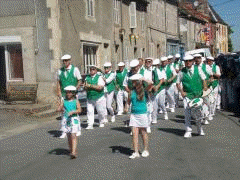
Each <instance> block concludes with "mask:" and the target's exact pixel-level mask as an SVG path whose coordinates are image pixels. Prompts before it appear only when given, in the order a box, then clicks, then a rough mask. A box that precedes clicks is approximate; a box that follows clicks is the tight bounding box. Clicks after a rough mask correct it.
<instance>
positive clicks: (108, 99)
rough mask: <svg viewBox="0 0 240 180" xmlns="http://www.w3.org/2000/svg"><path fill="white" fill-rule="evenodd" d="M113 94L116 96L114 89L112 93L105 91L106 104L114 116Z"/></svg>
mask: <svg viewBox="0 0 240 180" xmlns="http://www.w3.org/2000/svg"><path fill="white" fill-rule="evenodd" d="M113 96H114V91H112V92H110V93H105V98H106V103H107V104H106V106H107V109H108V111H109V113H110V115H111V116H114V111H113V107H112V101H113Z"/></svg>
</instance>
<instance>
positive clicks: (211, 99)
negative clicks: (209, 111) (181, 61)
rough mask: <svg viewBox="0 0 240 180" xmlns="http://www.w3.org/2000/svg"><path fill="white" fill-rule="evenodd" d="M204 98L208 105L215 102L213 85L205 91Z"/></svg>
mask: <svg viewBox="0 0 240 180" xmlns="http://www.w3.org/2000/svg"><path fill="white" fill-rule="evenodd" d="M202 98H203V101H204V103H205V104H207V105H208V106H210V105H211V104H213V103H214V101H215V99H214V91H213V89H212V87H211V88H209V89H208V90H207V91H203V95H202Z"/></svg>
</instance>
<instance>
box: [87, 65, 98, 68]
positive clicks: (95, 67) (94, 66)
mask: <svg viewBox="0 0 240 180" xmlns="http://www.w3.org/2000/svg"><path fill="white" fill-rule="evenodd" d="M88 67H89V68H91V67H95V68H97V66H96V65H88Z"/></svg>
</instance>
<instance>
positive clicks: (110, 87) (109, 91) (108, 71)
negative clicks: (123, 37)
mask: <svg viewBox="0 0 240 180" xmlns="http://www.w3.org/2000/svg"><path fill="white" fill-rule="evenodd" d="M104 71H105V73H104V81H105V84H106V85H105V97H106V103H107V109H108V111H109V113H110V115H111V121H112V122H115V114H114V110H113V107H112V101H113V98H114V92H115V78H116V74H115V73H114V72H113V71H112V64H111V63H110V62H107V63H105V64H104Z"/></svg>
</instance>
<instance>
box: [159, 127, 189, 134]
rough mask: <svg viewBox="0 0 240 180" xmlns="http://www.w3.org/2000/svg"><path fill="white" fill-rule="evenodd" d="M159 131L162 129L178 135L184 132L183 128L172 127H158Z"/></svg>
mask: <svg viewBox="0 0 240 180" xmlns="http://www.w3.org/2000/svg"><path fill="white" fill-rule="evenodd" d="M158 130H159V131H164V132H167V133H172V134H176V135H178V136H183V135H184V133H185V130H183V129H173V128H158Z"/></svg>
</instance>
